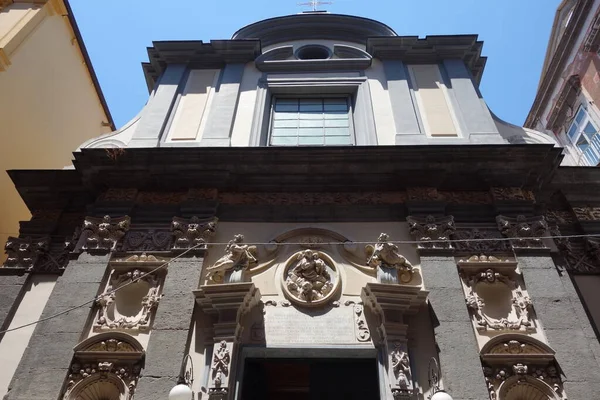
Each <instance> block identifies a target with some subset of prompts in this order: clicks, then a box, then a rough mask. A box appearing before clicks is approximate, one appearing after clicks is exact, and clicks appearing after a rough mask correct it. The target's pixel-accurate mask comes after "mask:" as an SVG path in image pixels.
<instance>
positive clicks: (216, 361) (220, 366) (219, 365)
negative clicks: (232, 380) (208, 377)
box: [210, 340, 231, 393]
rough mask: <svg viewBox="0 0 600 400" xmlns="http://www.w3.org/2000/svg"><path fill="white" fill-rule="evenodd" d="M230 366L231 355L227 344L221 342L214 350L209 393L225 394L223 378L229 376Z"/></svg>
mask: <svg viewBox="0 0 600 400" xmlns="http://www.w3.org/2000/svg"><path fill="white" fill-rule="evenodd" d="M230 364H231V354H230V352H229V348H228V347H227V342H226V341H224V340H222V341H221V343H219V346H218V347H217V348H216V349H215V353H214V355H213V361H212V367H211V371H212V388H211V389H210V390H211V392H220V393H227V388H226V387H223V383H224V378H226V377H228V376H229V367H230Z"/></svg>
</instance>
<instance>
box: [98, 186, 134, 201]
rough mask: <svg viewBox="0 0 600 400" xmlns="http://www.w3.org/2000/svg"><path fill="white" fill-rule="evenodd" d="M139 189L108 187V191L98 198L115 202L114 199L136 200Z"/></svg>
mask: <svg viewBox="0 0 600 400" xmlns="http://www.w3.org/2000/svg"><path fill="white" fill-rule="evenodd" d="M137 193H138V191H137V189H135V188H129V189H115V188H112V189H108V190H107V191H106V192H104V193H102V194H101V195H100V196H99V197H98V200H100V201H106V202H113V201H134V200H135V197H136V196H137Z"/></svg>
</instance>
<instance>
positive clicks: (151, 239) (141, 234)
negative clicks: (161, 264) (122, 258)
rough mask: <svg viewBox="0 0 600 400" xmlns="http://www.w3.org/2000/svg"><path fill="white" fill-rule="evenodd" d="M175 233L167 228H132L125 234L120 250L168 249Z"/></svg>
mask: <svg viewBox="0 0 600 400" xmlns="http://www.w3.org/2000/svg"><path fill="white" fill-rule="evenodd" d="M172 239H173V233H172V232H171V231H169V230H167V229H155V228H148V229H132V230H130V231H128V232H127V233H126V234H125V237H124V238H123V241H122V243H121V246H120V248H119V250H120V251H167V250H170V249H171V242H172Z"/></svg>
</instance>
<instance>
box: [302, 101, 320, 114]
mask: <svg viewBox="0 0 600 400" xmlns="http://www.w3.org/2000/svg"><path fill="white" fill-rule="evenodd" d="M306 111H312V112H315V111H318V112H322V111H323V101H322V100H321V99H300V112H306Z"/></svg>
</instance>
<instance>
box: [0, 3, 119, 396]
mask: <svg viewBox="0 0 600 400" xmlns="http://www.w3.org/2000/svg"><path fill="white" fill-rule="evenodd" d="M114 129H115V126H114V124H113V121H112V118H111V115H110V112H109V111H108V107H107V106H106V102H105V101H104V97H103V95H102V91H101V90H100V87H99V85H98V82H97V79H96V75H95V74H94V71H93V69H92V65H91V63H90V60H89V57H88V55H87V52H86V50H85V47H84V45H83V41H82V40H81V35H80V34H79V30H78V29H77V24H76V23H75V20H74V19H73V14H72V12H71V10H70V8H69V4H68V2H67V1H63V0H48V1H19V0H16V1H12V0H2V1H0V135H1V136H0V137H1V139H2V142H3V145H2V149H3V150H2V152H1V154H2V156H1V157H0V170H2V173H0V191H1V192H2V201H1V202H0V205H1V206H0V243H1V246H2V247H4V244H5V243H6V239H7V238H8V237H9V236H18V235H19V221H22V220H27V219H29V218H30V216H31V212H32V211H35V210H28V209H27V207H26V206H25V204H24V203H23V201H22V200H21V198H20V196H19V194H18V193H17V191H16V190H15V188H14V185H13V183H12V182H11V180H10V178H9V177H8V175H7V174H6V173H5V172H4V171H6V170H8V169H21V168H35V169H38V168H39V169H43V168H62V167H64V166H66V165H70V164H71V158H72V155H71V153H72V152H73V150H75V149H76V148H77V147H78V146H79V145H80V144H81V142H82V141H85V140H87V139H89V138H92V137H95V136H98V135H101V134H103V133H108V132H111V131H113V130H114ZM0 259H1V260H2V261H4V255H2V256H0ZM0 386H1V385H0Z"/></svg>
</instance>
